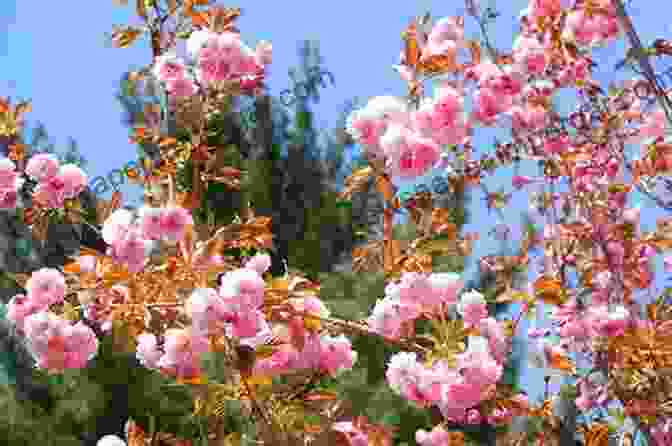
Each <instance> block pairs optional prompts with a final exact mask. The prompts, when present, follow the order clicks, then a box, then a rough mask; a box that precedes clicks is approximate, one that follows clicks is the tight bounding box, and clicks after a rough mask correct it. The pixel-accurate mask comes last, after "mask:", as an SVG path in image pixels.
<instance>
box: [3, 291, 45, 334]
mask: <svg viewBox="0 0 672 446" xmlns="http://www.w3.org/2000/svg"><path fill="white" fill-rule="evenodd" d="M45 308H46V306H45V305H38V304H36V303H35V301H34V300H32V299H30V298H28V297H27V296H25V295H23V294H17V295H16V296H14V297H13V298H12V299H11V300H10V301H9V303H8V304H7V320H9V321H11V322H12V323H13V324H14V326H15V327H16V328H17V329H18V330H19V331H22V330H23V323H24V321H25V319H26V318H27V317H28V316H30V315H31V314H35V313H38V312H40V311H42V310H44V309H45Z"/></svg>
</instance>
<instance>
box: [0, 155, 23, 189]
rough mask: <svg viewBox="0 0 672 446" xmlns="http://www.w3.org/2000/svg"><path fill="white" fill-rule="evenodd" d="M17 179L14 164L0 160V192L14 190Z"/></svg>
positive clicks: (3, 159) (7, 159)
mask: <svg viewBox="0 0 672 446" xmlns="http://www.w3.org/2000/svg"><path fill="white" fill-rule="evenodd" d="M18 178H19V176H18V173H17V172H16V165H15V164H14V162H13V161H12V160H10V159H9V158H2V159H0V190H7V189H9V190H16V188H17V186H18V185H17V180H18Z"/></svg>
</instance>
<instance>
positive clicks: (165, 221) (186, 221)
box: [160, 207, 193, 241]
mask: <svg viewBox="0 0 672 446" xmlns="http://www.w3.org/2000/svg"><path fill="white" fill-rule="evenodd" d="M190 224H193V220H192V218H191V214H190V213H189V211H187V210H186V209H184V208H181V207H167V208H163V209H162V212H161V217H160V226H161V236H162V238H163V239H164V240H170V241H177V240H181V239H182V238H183V237H184V234H185V231H186V229H187V225H190Z"/></svg>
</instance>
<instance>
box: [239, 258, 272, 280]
mask: <svg viewBox="0 0 672 446" xmlns="http://www.w3.org/2000/svg"><path fill="white" fill-rule="evenodd" d="M270 267H271V256H269V255H268V254H257V255H255V256H254V257H252V258H251V259H250V260H248V261H247V263H245V268H248V269H251V270H253V271H256V272H257V274H259V275H261V274H264V273H265V272H266V271H268V269H269V268H270Z"/></svg>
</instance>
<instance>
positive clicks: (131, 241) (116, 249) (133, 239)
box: [108, 226, 147, 272]
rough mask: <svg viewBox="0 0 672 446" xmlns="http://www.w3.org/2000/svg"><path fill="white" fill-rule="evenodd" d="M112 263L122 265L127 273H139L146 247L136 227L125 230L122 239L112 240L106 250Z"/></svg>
mask: <svg viewBox="0 0 672 446" xmlns="http://www.w3.org/2000/svg"><path fill="white" fill-rule="evenodd" d="M108 252H109V255H110V256H111V257H112V258H113V259H114V261H116V262H119V263H122V264H124V265H125V266H126V267H127V268H128V270H129V271H131V272H139V271H142V269H143V268H144V266H145V260H146V252H147V245H146V240H145V239H143V237H142V234H141V230H140V228H139V227H137V226H131V227H129V228H127V232H126V233H124V234H123V235H122V237H120V238H118V239H116V240H113V241H112V243H111V244H110V246H109V248H108Z"/></svg>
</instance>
